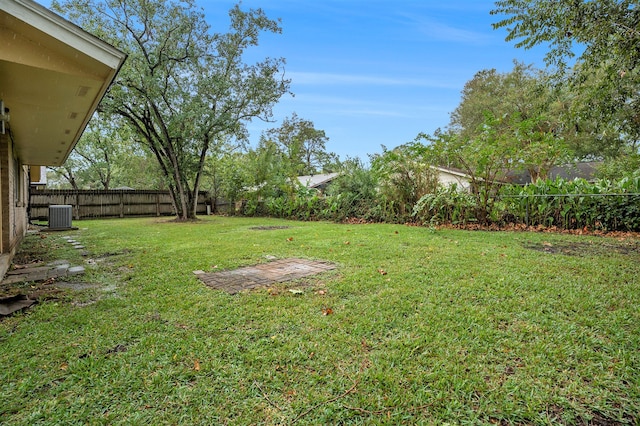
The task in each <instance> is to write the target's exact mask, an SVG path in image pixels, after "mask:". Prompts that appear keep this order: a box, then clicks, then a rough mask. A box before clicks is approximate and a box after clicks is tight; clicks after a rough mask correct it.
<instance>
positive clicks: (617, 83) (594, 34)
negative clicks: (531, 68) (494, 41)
mask: <svg viewBox="0 0 640 426" xmlns="http://www.w3.org/2000/svg"><path fill="white" fill-rule="evenodd" d="M495 5H496V8H495V9H494V10H493V11H492V12H491V13H492V14H494V15H503V19H502V20H500V21H498V22H497V23H495V24H494V28H506V29H507V31H508V35H507V41H516V46H517V47H524V48H531V47H533V46H536V45H545V46H548V49H549V50H548V52H547V54H546V57H545V60H546V62H547V64H548V65H550V66H552V67H553V68H554V69H555V70H556V73H557V74H556V77H557V78H558V80H559V81H560V82H562V83H563V84H564V83H567V82H568V83H569V84H571V89H572V91H573V92H574V93H576V94H577V95H578V96H579V97H580V102H579V103H576V104H574V111H575V113H576V114H577V115H578V116H579V117H581V118H582V119H583V120H587V121H591V122H599V123H600V122H604V123H606V125H607V126H609V128H614V129H615V131H617V132H618V133H619V135H620V137H621V138H622V139H624V140H626V141H627V142H628V145H631V146H632V147H635V150H636V152H637V147H638V144H639V143H640V93H639V92H638V89H637V88H638V86H639V85H640V2H639V1H638V0H599V1H585V0H557V1H549V0H499V1H496V2H495ZM574 60H575V61H576V64H575V66H571V65H572V61H574ZM567 77H568V78H567ZM600 134H602V132H600Z"/></svg>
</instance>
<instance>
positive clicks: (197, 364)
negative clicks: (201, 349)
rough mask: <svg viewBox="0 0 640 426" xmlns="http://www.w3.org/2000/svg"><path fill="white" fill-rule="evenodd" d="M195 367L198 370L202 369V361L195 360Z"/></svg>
mask: <svg viewBox="0 0 640 426" xmlns="http://www.w3.org/2000/svg"><path fill="white" fill-rule="evenodd" d="M193 369H194V370H196V371H200V361H198V360H197V359H196V360H195V361H193Z"/></svg>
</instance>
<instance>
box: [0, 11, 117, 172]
mask: <svg viewBox="0 0 640 426" xmlns="http://www.w3.org/2000/svg"><path fill="white" fill-rule="evenodd" d="M125 59H126V55H125V54H124V53H122V52H121V51H119V50H118V49H116V48H115V47H113V46H111V45H110V44H107V43H105V42H104V41H102V40H100V39H99V38H97V37H95V36H93V35H91V34H89V33H87V32H86V31H84V30H83V29H81V28H80V27H78V26H76V25H74V24H72V23H71V22H69V21H67V20H65V19H64V18H62V17H60V16H58V15H56V14H55V13H53V12H51V11H50V10H48V9H46V8H44V7H42V6H41V5H39V4H37V3H35V2H34V1H32V0H2V2H0V100H2V101H3V102H4V106H5V108H9V110H10V122H9V128H10V129H11V135H12V138H13V141H14V153H15V155H16V157H17V158H18V159H19V160H20V161H21V162H22V163H23V164H28V165H47V166H60V165H62V164H63V163H64V162H65V160H66V159H67V157H68V156H69V154H70V153H71V150H72V149H73V147H74V146H75V144H76V143H77V142H78V140H79V139H80V136H81V135H82V132H83V131H84V129H85V127H86V125H87V123H88V122H89V120H90V119H91V116H92V115H93V113H94V112H95V110H96V108H97V107H98V104H99V103H100V100H101V99H102V97H103V96H104V94H105V93H106V91H107V89H108V88H109V86H110V85H111V83H112V82H113V79H114V78H115V76H116V74H117V73H118V71H119V70H120V67H121V66H122V63H123V62H124V60H125Z"/></svg>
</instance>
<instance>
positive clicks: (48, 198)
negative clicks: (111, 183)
mask: <svg viewBox="0 0 640 426" xmlns="http://www.w3.org/2000/svg"><path fill="white" fill-rule="evenodd" d="M29 202H30V214H29V217H30V218H31V219H32V220H48V219H49V206H50V205H60V204H66V205H71V206H73V218H74V219H76V220H78V219H89V218H103V217H104V218H109V217H111V218H113V217H134V216H172V215H175V209H174V208H173V205H172V203H171V195H170V194H169V191H146V190H140V191H138V190H108V191H107V190H79V191H76V190H67V189H45V190H32V191H31V194H30V196H29ZM208 205H209V194H208V193H206V192H201V193H200V194H199V196H198V208H197V210H196V213H197V214H207V212H208V209H207V206H208Z"/></svg>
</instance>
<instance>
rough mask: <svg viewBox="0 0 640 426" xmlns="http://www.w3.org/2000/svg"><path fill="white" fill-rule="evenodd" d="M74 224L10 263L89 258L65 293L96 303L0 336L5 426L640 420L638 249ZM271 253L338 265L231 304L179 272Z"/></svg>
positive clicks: (322, 228) (621, 244) (48, 305)
mask: <svg viewBox="0 0 640 426" xmlns="http://www.w3.org/2000/svg"><path fill="white" fill-rule="evenodd" d="M74 225H76V226H79V227H80V230H78V231H70V232H67V233H59V234H47V238H41V236H39V235H31V236H29V237H28V239H27V240H26V242H25V244H24V246H23V247H24V250H25V251H30V252H31V253H32V255H40V256H41V257H49V258H51V257H54V256H58V257H60V256H63V257H64V258H67V259H69V260H71V261H73V262H76V263H79V264H80V263H81V262H84V261H85V260H83V259H82V258H81V257H80V255H79V254H78V252H76V251H73V250H68V248H67V245H65V244H66V243H65V242H64V240H63V239H62V236H64V235H72V236H74V238H75V239H76V240H77V241H79V242H81V243H83V244H84V245H85V246H86V247H87V249H88V250H89V251H90V252H91V255H90V256H89V258H90V259H89V262H88V263H83V264H84V265H85V266H86V268H87V269H88V272H87V274H86V275H85V276H83V277H74V279H76V280H81V281H85V282H89V283H92V284H96V286H92V287H89V288H87V289H83V290H81V291H77V292H73V291H70V290H65V292H64V293H60V294H57V296H56V298H55V299H51V300H47V301H44V302H42V303H39V304H37V305H35V306H34V307H33V308H31V309H30V310H28V311H26V312H25V313H21V314H18V315H15V316H12V317H8V318H5V319H3V320H2V321H0V367H1V368H0V377H1V381H0V400H1V401H2V403H1V404H0V422H1V423H7V424H25V425H26V424H29V425H32V424H38V423H41V424H72V423H78V424H87V423H89V424H203V425H213V424H237V425H246V424H269V425H271V424H294V423H295V424H313V425H316V424H390V425H391V424H442V423H444V422H448V423H451V424H492V423H494V424H523V423H524V424H557V423H564V424H637V423H638V422H640V241H639V240H633V239H626V240H621V239H615V238H603V237H584V236H582V237H581V236H566V235H555V234H542V233H539V234H538V233H502V232H469V231H454V230H435V231H434V230H430V229H427V228H419V227H407V226H401V225H341V224H333V223H302V222H289V221H282V220H274V219H246V218H221V217H207V218H203V220H201V221H200V222H199V223H192V224H177V223H168V222H166V220H165V219H128V220H109V221H107V220H102V221H81V222H74ZM256 227H274V228H277V229H255V228H256ZM272 256H273V257H276V258H287V257H303V258H310V259H319V260H326V261H331V262H335V263H337V264H338V265H339V268H338V269H337V270H334V271H331V272H327V273H325V274H322V275H318V276H315V277H310V278H306V279H304V280H303V281H297V282H289V283H284V284H279V285H277V286H274V287H271V288H268V289H264V290H255V291H252V292H246V293H241V294H237V295H233V296H232V295H229V294H226V293H224V292H221V291H214V290H211V289H209V288H208V287H206V286H204V285H203V284H202V283H201V282H200V281H198V280H197V279H196V278H195V276H194V274H193V271H194V270H204V271H207V272H210V271H214V270H224V269H230V268H235V267H239V266H246V265H252V264H256V263H262V262H267V261H268V259H269V258H270V257H272ZM52 285H53V286H55V283H54V284H52ZM290 289H299V290H302V293H300V292H298V291H296V292H290V291H288V290H290Z"/></svg>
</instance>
